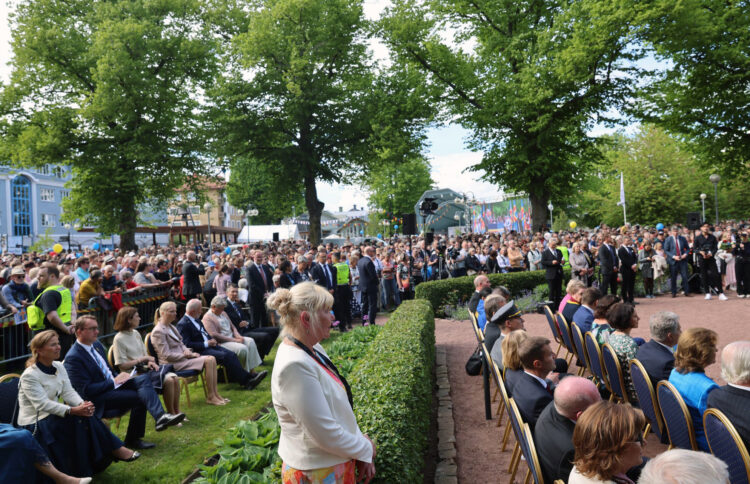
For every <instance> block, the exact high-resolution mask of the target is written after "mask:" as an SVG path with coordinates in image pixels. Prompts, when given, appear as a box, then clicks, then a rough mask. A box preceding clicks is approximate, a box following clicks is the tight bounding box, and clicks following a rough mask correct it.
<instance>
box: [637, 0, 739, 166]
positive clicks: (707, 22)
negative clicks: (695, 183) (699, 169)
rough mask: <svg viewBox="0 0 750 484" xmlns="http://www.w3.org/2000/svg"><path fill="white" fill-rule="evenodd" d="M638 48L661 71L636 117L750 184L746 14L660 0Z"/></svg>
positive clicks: (709, 3) (725, 4) (700, 2)
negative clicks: (644, 47)
mask: <svg viewBox="0 0 750 484" xmlns="http://www.w3.org/2000/svg"><path fill="white" fill-rule="evenodd" d="M649 5H650V8H649V9H648V10H646V12H645V13H644V18H643V20H642V23H643V25H644V28H643V29H642V30H641V32H642V34H643V42H646V43H648V44H649V45H651V46H653V48H654V51H655V54H656V58H657V59H659V60H662V61H664V64H665V65H666V66H667V67H666V68H665V69H664V70H662V71H660V72H657V73H655V75H654V77H653V78H652V81H651V82H650V83H649V84H648V85H647V87H646V89H645V90H644V92H643V96H642V97H641V99H640V103H639V106H638V111H639V114H640V116H641V117H643V118H644V119H646V120H648V121H650V122H655V123H659V124H660V125H661V126H663V127H665V128H666V129H668V130H670V131H671V132H674V133H679V134H680V135H682V136H683V137H684V138H685V139H686V140H688V141H690V142H691V149H692V150H693V152H694V153H696V155H697V156H698V157H699V159H700V160H701V161H702V164H703V165H704V166H706V167H708V168H713V167H716V168H718V169H720V171H721V172H722V174H724V175H725V176H727V177H737V176H741V177H745V178H750V110H748V106H750V13H749V12H750V10H749V9H748V4H747V2H745V1H737V0H729V1H724V0H684V1H680V2H674V1H671V0H659V1H655V2H649Z"/></svg>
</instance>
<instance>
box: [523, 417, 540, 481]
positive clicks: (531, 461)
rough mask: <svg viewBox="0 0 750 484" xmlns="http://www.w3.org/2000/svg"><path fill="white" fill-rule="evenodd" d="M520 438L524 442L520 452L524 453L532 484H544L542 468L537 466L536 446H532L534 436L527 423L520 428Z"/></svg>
mask: <svg viewBox="0 0 750 484" xmlns="http://www.w3.org/2000/svg"><path fill="white" fill-rule="evenodd" d="M521 438H522V439H523V441H524V445H522V446H521V450H523V451H524V453H523V456H524V458H526V465H528V466H529V470H530V471H531V477H532V478H533V479H534V484H544V476H543V475H542V466H541V465H540V464H539V456H538V455H537V453H536V445H534V436H533V434H532V433H531V427H530V426H529V424H527V423H524V424H523V426H522V434H521Z"/></svg>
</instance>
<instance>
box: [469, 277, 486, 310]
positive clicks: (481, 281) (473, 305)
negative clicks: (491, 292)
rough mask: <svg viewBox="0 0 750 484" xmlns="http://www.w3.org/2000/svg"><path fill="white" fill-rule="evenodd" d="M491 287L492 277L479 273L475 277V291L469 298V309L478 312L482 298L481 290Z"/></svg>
mask: <svg viewBox="0 0 750 484" xmlns="http://www.w3.org/2000/svg"><path fill="white" fill-rule="evenodd" d="M485 287H490V279H489V277H487V276H485V275H478V276H477V277H475V278H474V288H475V290H474V293H472V295H471V298H469V311H471V312H472V313H476V312H477V306H478V305H479V300H480V298H481V296H480V294H479V293H480V291H481V290H482V289H483V288H485Z"/></svg>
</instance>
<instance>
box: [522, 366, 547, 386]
mask: <svg viewBox="0 0 750 484" xmlns="http://www.w3.org/2000/svg"><path fill="white" fill-rule="evenodd" d="M524 373H526V374H527V375H529V376H531V377H534V378H536V380H537V381H538V382H539V383H541V384H542V386H543V387H544V388H547V380H545V379H544V378H539V377H538V376H536V375H535V374H533V373H529V372H528V371H526V370H524Z"/></svg>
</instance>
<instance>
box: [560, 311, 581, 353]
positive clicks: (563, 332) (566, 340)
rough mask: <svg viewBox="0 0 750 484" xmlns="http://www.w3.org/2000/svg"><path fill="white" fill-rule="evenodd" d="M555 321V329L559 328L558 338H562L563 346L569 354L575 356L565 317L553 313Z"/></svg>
mask: <svg viewBox="0 0 750 484" xmlns="http://www.w3.org/2000/svg"><path fill="white" fill-rule="evenodd" d="M555 321H557V327H558V328H560V336H562V340H563V346H565V347H566V348H567V349H568V351H569V352H571V353H573V354H575V353H576V349H575V346H573V341H572V340H571V339H570V325H568V322H567V321H566V320H565V316H563V315H562V314H560V313H555ZM576 356H578V355H576Z"/></svg>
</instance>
